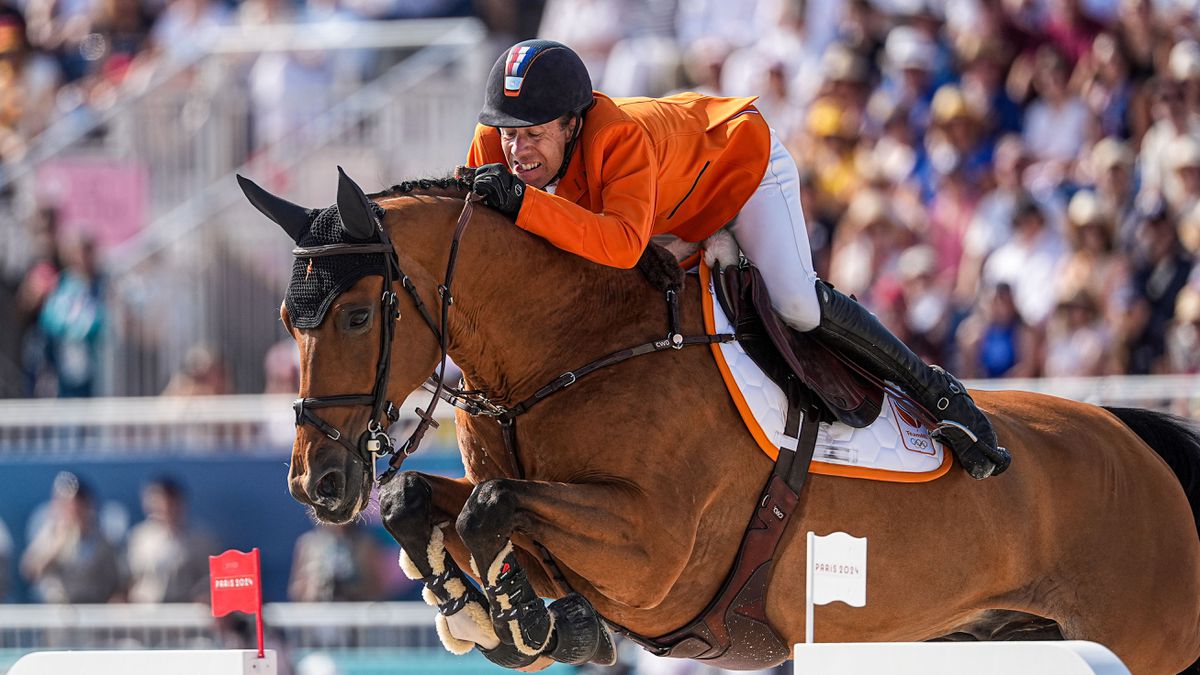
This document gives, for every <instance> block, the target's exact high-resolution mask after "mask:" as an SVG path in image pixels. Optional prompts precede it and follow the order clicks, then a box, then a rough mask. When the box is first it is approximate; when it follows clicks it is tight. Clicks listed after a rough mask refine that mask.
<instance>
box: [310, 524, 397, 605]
mask: <svg viewBox="0 0 1200 675" xmlns="http://www.w3.org/2000/svg"><path fill="white" fill-rule="evenodd" d="M378 561H379V554H378V545H377V544H376V543H375V540H374V538H373V537H372V536H371V534H370V532H368V531H367V530H366V529H365V528H363V527H362V526H361V525H359V524H357V523H351V524H348V525H318V526H317V527H316V529H313V530H311V531H309V532H306V533H304V534H302V535H300V538H299V539H297V540H296V551H295V553H294V555H293V556H292V575H291V578H290V579H289V580H288V599H289V600H291V601H293V602H364V601H369V600H378V599H379V591H380V588H381V586H382V582H381V579H382V577H381V576H380V570H379V569H378Z"/></svg>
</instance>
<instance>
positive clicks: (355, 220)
mask: <svg viewBox="0 0 1200 675" xmlns="http://www.w3.org/2000/svg"><path fill="white" fill-rule="evenodd" d="M337 205H338V214H339V215H341V217H342V227H344V228H346V232H347V233H348V234H349V235H350V236H351V237H354V238H355V239H374V238H375V232H376V230H377V229H378V228H379V220H378V219H377V218H376V217H375V211H374V210H373V209H372V208H371V200H369V199H367V195H366V194H365V193H364V192H363V191H362V188H360V187H358V183H355V182H354V180H352V179H351V178H350V177H349V176H347V175H346V172H345V171H342V167H340V166H339V167H338V191H337Z"/></svg>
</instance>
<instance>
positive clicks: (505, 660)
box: [479, 642, 538, 669]
mask: <svg viewBox="0 0 1200 675" xmlns="http://www.w3.org/2000/svg"><path fill="white" fill-rule="evenodd" d="M479 651H480V652H482V653H483V656H484V658H486V659H487V660H488V661H491V662H492V663H494V664H496V665H498V666H500V667H501V668H513V669H515V668H524V667H525V666H528V665H530V664H532V663H533V662H534V661H537V659H538V657H537V655H534V654H522V653H521V651H520V650H519V649H517V648H516V647H514V646H513V645H510V644H505V643H503V642H501V643H500V644H499V645H498V646H497V647H496V648H495V649H484V648H483V647H480V648H479Z"/></svg>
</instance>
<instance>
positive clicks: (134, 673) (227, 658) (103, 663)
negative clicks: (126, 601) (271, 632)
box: [8, 649, 275, 675]
mask: <svg viewBox="0 0 1200 675" xmlns="http://www.w3.org/2000/svg"><path fill="white" fill-rule="evenodd" d="M115 673H119V674H120V675H166V674H167V673H170V675H275V651H274V650H272V649H268V650H266V652H265V653H264V654H263V657H262V658H259V656H258V651H257V650H254V649H224V650H165V649H164V650H148V651H140V650H129V651H120V650H116V651H70V652H34V653H32V654H26V655H25V656H22V657H21V658H20V659H19V660H18V661H17V662H16V663H15V664H13V666H12V668H10V669H9V671H8V675H67V674H69V675H113V674H115Z"/></svg>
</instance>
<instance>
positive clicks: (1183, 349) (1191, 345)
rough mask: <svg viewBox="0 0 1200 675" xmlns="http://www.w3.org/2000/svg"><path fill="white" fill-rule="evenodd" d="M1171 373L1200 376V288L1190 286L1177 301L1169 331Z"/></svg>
mask: <svg viewBox="0 0 1200 675" xmlns="http://www.w3.org/2000/svg"><path fill="white" fill-rule="evenodd" d="M1167 364H1168V367H1169V370H1170V372H1172V373H1184V374H1187V375H1197V374H1200V288H1197V287H1196V286H1188V287H1187V288H1184V289H1183V290H1182V291H1180V292H1179V296H1178V297H1177V298H1176V300H1175V317H1174V318H1173V319H1172V320H1171V325H1170V327H1169V328H1168V329H1167Z"/></svg>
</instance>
